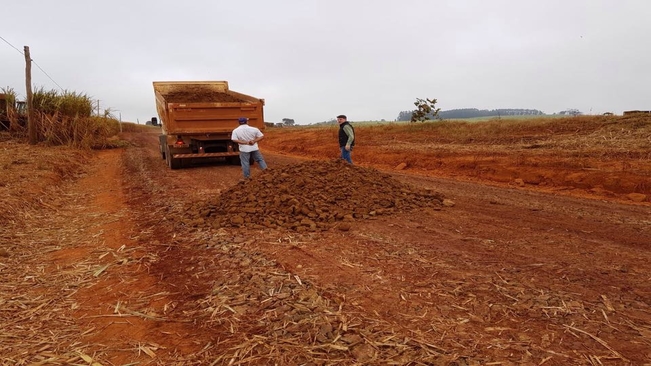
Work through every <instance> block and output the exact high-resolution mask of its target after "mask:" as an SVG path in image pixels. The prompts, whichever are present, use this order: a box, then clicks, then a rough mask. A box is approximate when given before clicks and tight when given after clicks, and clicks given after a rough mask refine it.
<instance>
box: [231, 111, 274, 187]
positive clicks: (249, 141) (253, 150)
mask: <svg viewBox="0 0 651 366" xmlns="http://www.w3.org/2000/svg"><path fill="white" fill-rule="evenodd" d="M238 121H239V123H240V126H239V127H237V128H236V129H234V130H233V132H232V133H231V140H233V141H234V142H237V143H238V144H239V146H240V163H241V165H242V174H244V178H246V179H248V178H249V177H250V176H251V165H250V162H251V158H253V160H254V161H256V162H257V163H258V165H259V166H260V169H262V170H265V169H267V163H265V161H264V157H262V153H260V150H259V149H258V141H260V140H262V139H263V138H264V135H263V134H262V132H260V130H259V129H257V128H255V127H253V126H249V125H248V122H249V119H248V118H246V117H240V118H239V120H238Z"/></svg>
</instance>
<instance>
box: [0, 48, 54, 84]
mask: <svg viewBox="0 0 651 366" xmlns="http://www.w3.org/2000/svg"><path fill="white" fill-rule="evenodd" d="M0 39H2V40H3V41H5V43H6V44H8V45H9V46H11V48H13V49H15V50H16V51H18V53H20V54H21V55H23V56H25V53H24V52H23V51H21V50H19V49H18V48H16V46H14V45H13V44H11V43H10V42H9V41H7V40H6V39H4V37H2V36H0ZM30 61H32V63H34V65H36V67H38V69H39V70H41V72H43V74H45V76H47V77H48V79H50V80H52V82H53V83H54V85H56V86H58V87H59V89H61V91H64V92H65V91H66V90H65V89H63V88H62V87H61V85H59V83H57V82H56V81H54V79H52V77H51V76H50V75H49V74H48V73H47V72H45V70H43V68H42V67H41V66H40V65H39V64H38V63H36V61H34V59H33V58H31V57H30Z"/></svg>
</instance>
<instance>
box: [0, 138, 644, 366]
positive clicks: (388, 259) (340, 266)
mask: <svg viewBox="0 0 651 366" xmlns="http://www.w3.org/2000/svg"><path fill="white" fill-rule="evenodd" d="M129 138H130V139H131V140H132V142H133V146H131V147H129V148H127V149H119V150H108V151H103V152H99V153H97V154H96V155H95V156H94V157H92V158H91V159H90V160H89V161H88V163H87V174H85V175H84V176H83V177H81V178H79V179H76V180H74V181H71V182H70V183H68V184H66V185H63V186H61V187H60V188H59V190H58V191H57V192H58V197H59V198H58V199H57V200H55V201H48V203H44V205H46V206H43V207H41V211H40V212H41V214H40V215H39V216H33V215H32V216H26V217H25V218H24V222H25V225H24V226H21V227H22V228H23V229H21V230H20V231H16V232H12V233H8V232H5V233H4V234H3V235H2V237H1V238H2V239H3V240H4V241H5V243H4V244H3V245H4V247H5V248H7V249H6V250H4V252H0V274H2V275H3V276H5V278H13V279H15V280H14V281H12V282H5V284H3V285H2V288H1V290H2V292H1V293H0V294H2V298H0V300H1V301H0V312H4V314H5V315H7V316H5V317H4V318H3V319H2V320H3V326H2V328H3V332H4V334H5V335H4V336H1V335H0V363H2V364H38V363H39V362H41V364H71V363H76V364H102V365H126V364H139V365H147V364H155V365H174V364H178V365H204V364H205V365H210V364H215V365H222V364H223V365H239V364H259V365H271V364H278V365H303V364H304V365H388V364H393V365H410V364H413V365H498V364H499V365H644V364H651V363H650V362H651V361H649V360H651V251H650V248H651V215H650V212H651V206H650V205H649V204H648V203H635V202H629V203H622V202H620V201H614V200H607V199H590V198H581V197H572V196H568V195H558V194H554V193H545V192H536V191H531V190H526V189H521V188H518V187H514V186H510V187H509V186H491V185H484V184H481V183H473V182H462V181H458V180H453V179H445V178H436V177H423V176H415V175H409V174H406V173H391V176H390V177H389V178H387V179H391V180H395V181H397V182H400V184H404V185H405V187H415V188H414V190H416V189H419V190H421V189H427V190H429V191H430V192H437V193H439V194H440V195H441V196H442V198H444V199H445V201H442V202H441V204H440V205H434V206H429V207H417V206H413V207H406V208H405V209H395V210H390V211H389V212H388V213H385V214H382V215H366V214H360V215H356V214H355V215H351V216H352V217H349V218H347V219H345V220H341V221H340V222H339V221H337V222H336V225H333V226H331V227H329V228H326V229H324V230H309V229H306V230H297V229H296V227H297V226H294V227H293V228H292V227H285V226H283V225H275V226H274V225H269V226H264V225H247V224H246V216H245V217H244V221H243V222H241V223H240V222H235V223H230V224H228V225H224V224H223V223H220V224H219V225H217V224H214V221H212V220H210V218H211V217H212V216H211V215H212V214H213V213H214V212H212V213H211V212H210V208H209V207H208V208H207V211H202V207H204V208H206V207H207V206H203V205H205V204H206V202H209V201H214V200H216V199H217V198H218V197H220V195H221V194H222V193H224V192H229V194H230V195H234V194H235V195H238V194H239V195H240V196H242V197H244V198H243V199H244V200H245V201H244V202H246V199H247V198H246V197H247V195H249V193H248V191H247V190H246V188H247V187H248V185H249V184H252V182H247V183H241V182H240V177H241V172H240V169H239V167H237V166H228V165H223V164H219V163H214V164H202V165H196V166H194V167H191V168H188V169H183V170H169V169H168V168H167V167H166V165H165V163H164V161H163V160H161V157H160V155H159V153H158V148H157V136H156V134H153V133H152V134H134V135H131V136H130V137H129ZM265 157H266V160H267V162H268V164H269V166H270V167H271V169H270V170H269V171H267V172H264V173H262V172H260V171H259V170H258V169H257V167H254V168H253V169H254V170H253V173H254V174H253V181H255V180H260V179H263V178H264V177H265V176H267V175H269V174H283V169H284V168H289V167H292V166H296V165H298V164H302V163H305V161H306V160H305V159H301V158H296V157H289V156H283V155H274V154H272V153H270V152H266V154H265ZM313 164H315V165H318V164H319V162H316V161H315V162H313ZM336 173H337V172H334V173H333V174H332V177H331V179H333V182H336V176H337V174H336ZM306 174H307V173H306ZM326 175H327V174H326ZM304 184H305V182H304ZM267 189H268V190H269V191H270V194H269V195H268V196H269V198H266V199H273V197H274V196H280V195H282V194H283V193H282V192H280V191H278V192H276V191H274V189H276V187H274V186H268V187H267ZM293 189H296V190H300V189H301V186H300V185H299V187H293ZM358 189H366V188H364V187H358ZM336 192H337V191H333V190H332V189H329V188H328V189H326V188H324V192H314V195H315V197H317V195H318V194H319V193H326V194H328V195H333V194H336ZM372 194H373V192H372V191H369V192H367V197H368V199H369V200H371V199H373V198H372ZM397 194H399V193H397ZM315 199H316V198H315ZM256 200H258V201H259V200H260V198H259V197H251V198H250V202H256ZM197 212H198V213H197ZM239 224H242V225H239ZM344 224H345V225H344ZM307 227H309V225H308V226H306V228H307ZM312 229H314V227H312ZM34 248H37V250H35V249H34ZM8 314H18V315H17V316H12V318H11V319H8V318H9V317H8Z"/></svg>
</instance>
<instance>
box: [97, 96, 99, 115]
mask: <svg viewBox="0 0 651 366" xmlns="http://www.w3.org/2000/svg"><path fill="white" fill-rule="evenodd" d="M97 117H99V99H97Z"/></svg>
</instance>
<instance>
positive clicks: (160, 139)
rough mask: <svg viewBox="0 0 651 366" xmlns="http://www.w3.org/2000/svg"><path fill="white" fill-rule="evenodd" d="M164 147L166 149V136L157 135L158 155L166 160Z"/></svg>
mask: <svg viewBox="0 0 651 366" xmlns="http://www.w3.org/2000/svg"><path fill="white" fill-rule="evenodd" d="M166 147H167V136H166V135H159V136H158V149H159V150H160V155H161V157H162V158H163V160H166V159H165V155H166V154H165V150H166Z"/></svg>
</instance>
